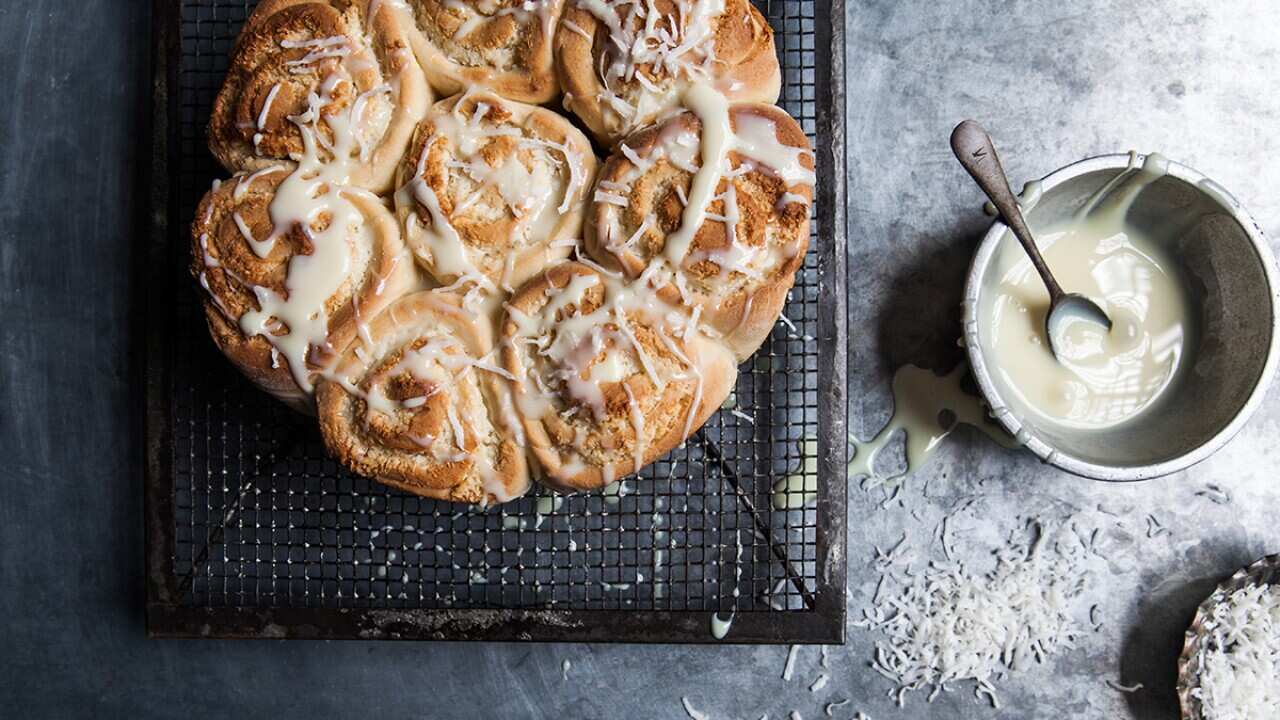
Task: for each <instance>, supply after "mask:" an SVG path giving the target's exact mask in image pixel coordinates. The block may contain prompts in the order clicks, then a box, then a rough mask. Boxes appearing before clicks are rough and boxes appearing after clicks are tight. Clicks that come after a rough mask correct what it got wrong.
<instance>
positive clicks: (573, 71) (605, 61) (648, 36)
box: [556, 0, 782, 146]
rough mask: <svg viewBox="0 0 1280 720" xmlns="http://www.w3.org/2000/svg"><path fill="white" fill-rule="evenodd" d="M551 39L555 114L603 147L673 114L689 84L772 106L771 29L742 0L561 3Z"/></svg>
mask: <svg viewBox="0 0 1280 720" xmlns="http://www.w3.org/2000/svg"><path fill="white" fill-rule="evenodd" d="M567 2H568V5H567V6H566V8H565V11H564V15H563V17H562V18H561V21H560V27H559V29H558V30H557V32H556V74H557V75H558V76H559V77H560V84H561V85H562V86H563V88H564V93H565V97H564V106H565V109H567V110H569V111H571V112H573V113H574V114H576V115H577V116H578V117H580V118H582V121H583V122H584V123H586V125H587V127H588V128H590V129H591V132H592V133H593V134H594V135H595V136H596V139H597V140H599V141H600V142H601V143H603V144H604V145H606V146H611V145H613V143H615V142H616V141H617V140H618V139H620V138H622V137H624V136H626V135H628V134H630V133H631V132H632V131H634V130H636V129H637V128H640V127H643V126H645V125H648V124H649V123H652V122H654V121H655V120H658V119H659V118H660V117H662V116H663V115H665V114H666V113H668V112H670V111H671V110H673V109H675V108H677V107H678V106H679V104H680V98H681V95H682V94H683V93H684V92H685V91H686V90H687V89H688V88H689V87H691V86H693V85H694V84H697V83H707V84H710V85H712V86H713V87H715V89H716V90H718V91H719V92H720V93H722V94H723V95H725V96H726V97H728V98H729V99H730V100H734V101H741V102H764V103H772V102H776V101H777V99H778V92H779V90H780V89H781V86H782V73H781V70H780V69H779V66H778V55H777V52H776V50H775V49H774V44H773V29H772V28H770V27H769V23H768V22H767V21H766V20H765V18H764V16H763V15H761V14H760V11H758V10H756V9H755V7H754V6H753V5H752V4H751V2H750V0H654V1H653V2H648V3H643V2H619V1H617V0H567Z"/></svg>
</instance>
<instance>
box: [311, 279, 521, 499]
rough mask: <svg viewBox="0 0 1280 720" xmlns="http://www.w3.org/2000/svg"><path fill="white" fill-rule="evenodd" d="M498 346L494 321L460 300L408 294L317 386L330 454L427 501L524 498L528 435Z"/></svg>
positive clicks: (377, 320) (369, 328) (441, 295)
mask: <svg viewBox="0 0 1280 720" xmlns="http://www.w3.org/2000/svg"><path fill="white" fill-rule="evenodd" d="M493 347H494V345H493V337H492V331H491V330H490V329H489V325H488V324H487V323H477V322H474V319H473V318H472V317H471V314H470V313H468V312H466V311H465V310H464V309H463V308H462V307H461V299H460V298H459V297H458V296H456V295H453V294H449V293H437V292H429V291H424V292H416V293H412V294H410V295H406V296H404V297H402V298H400V299H399V300H397V301H396V302H395V303H393V304H392V305H391V306H390V307H389V308H387V310H386V311H385V312H383V313H382V314H380V315H379V316H378V317H376V318H375V319H373V320H372V321H371V322H369V323H368V325H367V327H365V328H364V330H363V331H362V332H361V334H360V337H359V338H358V339H357V340H356V342H354V343H353V344H352V345H351V347H350V348H349V349H348V350H347V352H346V353H345V354H344V356H343V358H342V360H341V362H340V363H339V364H338V366H337V367H336V368H335V369H334V371H333V372H332V373H330V374H329V375H328V378H327V379H326V380H324V381H323V382H322V383H321V384H320V386H319V388H318V389H317V393H316V400H317V405H318V408H319V416H320V428H321V434H322V435H323V437H324V441H325V445H326V447H327V448H328V449H329V452H330V453H331V454H332V455H333V456H334V457H336V458H337V459H338V460H340V461H341V462H342V463H343V464H344V465H346V466H347V467H349V468H351V469H352V470H354V471H356V472H358V473H360V474H362V475H366V476H368V477H372V478H376V479H377V480H379V481H381V482H383V483H386V484H388V485H392V486H394V487H397V488H400V489H402V490H406V491H408V492H412V493H415V494H418V495H423V496H425V497H431V498H436V499H440V500H450V501H456V502H467V503H474V504H479V505H489V504H493V503H499V502H506V501H508V500H511V499H513V498H516V497H519V496H521V495H523V494H524V493H525V491H526V490H527V489H528V486H529V474H528V469H527V466H526V464H525V457H524V453H523V451H522V450H521V448H520V446H519V444H518V442H517V440H516V437H517V436H516V433H519V432H522V431H521V428H520V427H519V425H518V423H516V422H515V415H514V411H513V410H512V409H511V408H512V404H511V398H510V394H509V393H510V390H509V388H508V386H507V384H506V381H505V380H503V379H502V376H506V375H507V373H506V371H504V370H503V369H502V368H500V367H498V365H497V364H496V360H495V357H494V355H495V353H494V349H493ZM504 409H505V413H504ZM504 417H505V418H506V419H507V420H508V421H510V422H512V425H511V426H508V425H507V424H505V423H504V422H503V421H502V420H500V418H504ZM513 430H514V432H513Z"/></svg>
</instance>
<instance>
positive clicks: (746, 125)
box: [583, 88, 814, 362]
mask: <svg viewBox="0 0 1280 720" xmlns="http://www.w3.org/2000/svg"><path fill="white" fill-rule="evenodd" d="M699 90H700V89H698V88H695V90H694V91H692V92H691V93H690V96H689V97H688V98H687V99H686V102H688V103H689V104H690V105H691V106H693V107H694V108H695V112H686V113H682V114H680V115H676V116H674V117H672V118H670V119H668V120H666V121H664V122H662V123H661V124H659V125H656V126H653V127H650V128H648V129H645V130H642V131H640V132H638V133H636V134H635V135H632V136H631V137H629V138H627V139H626V140H625V141H624V142H623V143H622V144H621V145H620V146H619V148H618V150H619V151H618V152H616V153H614V154H613V155H612V156H611V157H610V158H609V159H608V160H607V161H606V162H605V164H604V166H603V168H601V171H600V175H599V178H598V179H597V182H596V187H595V193H594V196H593V202H592V205H591V208H590V209H589V211H588V214H587V223H586V226H585V228H584V232H583V235H584V244H585V246H586V248H587V250H588V252H590V253H591V255H593V256H594V257H596V258H597V259H598V260H599V261H600V262H601V263H602V264H604V265H605V266H606V267H610V268H620V269H621V270H622V271H623V272H624V273H625V274H626V275H627V276H628V277H630V278H637V279H640V281H642V282H651V283H654V284H656V285H657V286H658V287H660V290H659V295H660V297H662V299H663V300H664V301H666V302H668V303H672V304H676V303H683V304H686V305H688V306H689V307H691V308H693V310H694V312H695V313H697V316H698V317H699V319H700V320H701V321H702V322H704V323H706V324H707V325H709V326H711V327H712V328H713V329H714V330H715V331H717V332H718V333H720V335H721V336H722V340H723V342H724V343H725V344H726V345H727V346H728V347H729V348H730V349H731V350H732V351H733V353H734V356H735V357H737V359H738V361H739V362H741V361H743V360H745V359H746V358H747V357H749V356H750V355H751V354H752V353H753V352H755V351H756V350H757V349H758V348H759V347H760V344H761V343H762V342H764V340H765V338H767V337H768V335H769V332H770V331H771V329H772V328H773V325H774V323H775V322H776V321H777V319H778V316H779V314H780V313H781V312H782V308H783V306H784V305H785V304H786V300H787V293H788V292H789V291H790V289H791V287H792V285H793V284H794V282H795V273H796V271H797V270H798V269H799V268H800V267H801V266H802V265H803V263H804V255H805V251H806V250H807V248H808V245H809V205H810V204H811V202H812V199H813V182H814V172H813V167H814V165H813V153H812V151H811V150H810V147H809V141H808V138H806V137H805V134H804V131H803V130H801V128H800V126H799V124H797V123H796V122H795V120H793V119H791V117H790V116H788V115H787V114H786V113H785V112H784V111H782V110H780V109H778V108H776V107H773V106H771V105H756V104H739V105H729V104H727V103H725V102H723V101H722V100H718V99H717V97H718V96H715V95H714V93H712V94H710V95H707V94H705V93H700V92H699Z"/></svg>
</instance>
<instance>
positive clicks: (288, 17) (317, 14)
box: [209, 0, 431, 192]
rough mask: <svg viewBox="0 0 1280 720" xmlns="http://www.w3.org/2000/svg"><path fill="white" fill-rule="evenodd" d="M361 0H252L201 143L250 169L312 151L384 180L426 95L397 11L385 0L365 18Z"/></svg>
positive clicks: (232, 165) (376, 186)
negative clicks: (251, 10) (256, 0)
mask: <svg viewBox="0 0 1280 720" xmlns="http://www.w3.org/2000/svg"><path fill="white" fill-rule="evenodd" d="M369 5H370V3H368V2H367V1H366V0H359V1H357V0H264V1H263V2H262V3H261V4H259V5H258V7H257V9H256V10H255V11H254V13H253V15H252V16H251V17H250V18H249V20H248V21H247V22H246V23H245V26H244V28H243V29H242V30H241V32H240V37H239V38H238V39H237V41H236V45H235V48H234V49H233V50H232V51H231V58H230V65H229V67H228V70H227V78H226V80H225V81H224V82H223V84H222V89H221V91H219V93H218V97H217V99H216V100H215V101H214V105H213V114H212V116H211V118H210V120H209V150H210V151H211V152H212V153H213V155H214V157H216V158H218V161H219V162H221V163H222V165H223V167H225V168H226V169H227V170H228V171H229V172H237V171H240V170H259V169H262V168H264V167H268V166H271V165H275V164H278V163H279V162H281V161H283V160H294V161H297V160H299V159H300V158H301V156H302V155H304V154H307V153H308V152H316V153H319V154H321V155H324V156H328V157H336V158H338V159H340V160H343V161H345V163H346V164H348V165H349V168H348V175H349V178H350V179H349V182H350V183H351V184H353V185H356V186H359V187H364V188H368V189H370V190H373V191H375V192H382V191H385V190H388V189H390V186H391V178H392V175H393V174H394V173H395V168H396V165H397V163H399V161H400V157H401V156H402V155H403V154H404V150H405V146H406V145H407V144H408V142H409V135H410V133H411V132H412V131H413V126H414V124H415V123H416V122H417V121H418V119H419V118H420V117H422V114H423V113H424V112H426V109H427V106H428V105H429V104H430V102H431V96H430V91H429V90H428V88H427V84H426V79H425V78H424V76H423V74H422V69H421V68H420V67H419V66H418V62H417V60H415V59H414V57H413V53H412V51H411V50H410V49H409V31H408V26H407V24H406V23H405V21H404V19H403V17H402V15H401V14H400V13H396V12H391V11H389V10H386V8H387V6H386V5H385V4H384V5H383V10H382V11H379V10H377V9H375V10H374V14H373V16H372V17H370V15H369V10H368V7H367V6H369ZM308 145H313V146H316V147H315V149H314V150H311V149H309V148H308Z"/></svg>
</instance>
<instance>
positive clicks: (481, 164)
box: [396, 90, 596, 294]
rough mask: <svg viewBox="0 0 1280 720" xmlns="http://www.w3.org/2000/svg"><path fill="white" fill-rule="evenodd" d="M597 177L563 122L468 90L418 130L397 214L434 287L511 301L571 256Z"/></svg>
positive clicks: (584, 145)
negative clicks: (502, 295) (501, 295)
mask: <svg viewBox="0 0 1280 720" xmlns="http://www.w3.org/2000/svg"><path fill="white" fill-rule="evenodd" d="M595 174H596V157H595V155H594V153H593V152H592V149H591V143H590V141H588V140H587V138H586V136H585V135H583V134H582V133H581V132H580V131H579V130H578V129H577V128H575V127H573V125H572V124H571V123H569V121H568V120H566V119H564V118H563V117H561V116H559V115H557V114H555V113H554V112H551V111H550V110H546V109H543V108H540V107H536V106H533V105H525V104H523V103H518V102H515V101H514V100H504V99H503V98H501V97H498V96H497V95H495V94H493V93H491V92H487V91H483V90H470V91H468V92H466V93H464V94H461V95H456V96H454V97H451V98H448V99H446V100H442V101H441V102H439V103H436V105H435V106H434V107H433V108H432V109H431V112H430V113H428V114H427V117H426V118H425V119H423V121H422V122H421V123H419V124H418V127H417V129H416V131H415V132H414V136H413V141H412V143H411V144H410V146H409V152H408V154H406V155H405V157H404V161H403V162H402V163H401V164H400V170H399V173H398V175H397V183H396V184H397V186H398V187H399V188H400V190H399V191H398V192H397V193H396V212H397V214H398V215H399V218H400V221H401V223H402V228H403V230H404V236H405V241H406V242H407V243H408V245H409V248H410V249H411V250H412V251H413V253H414V257H415V258H417V260H418V262H419V263H420V264H421V265H422V267H423V269H425V270H426V271H427V272H428V273H429V274H430V275H431V276H432V277H433V278H434V279H435V280H436V281H437V282H439V283H441V284H442V285H457V286H458V287H459V289H460V290H461V291H462V292H466V291H467V288H466V287H463V286H466V285H471V286H478V287H479V288H480V289H482V290H484V291H485V292H487V293H489V294H493V293H496V292H499V291H503V292H508V293H509V292H511V290H512V289H514V288H515V287H517V286H519V285H520V284H522V283H523V282H524V281H525V280H527V279H528V278H530V277H532V276H533V275H534V274H536V273H538V272H540V271H541V270H542V269H543V268H544V267H546V266H547V265H549V264H551V263H555V262H558V261H560V260H563V259H564V258H567V257H568V256H569V254H570V252H571V251H572V249H573V247H574V246H575V245H576V244H577V238H578V236H579V234H580V232H581V229H582V218H583V215H584V213H585V212H586V206H587V197H588V193H589V191H590V189H591V183H592V181H593V180H594V178H595Z"/></svg>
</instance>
